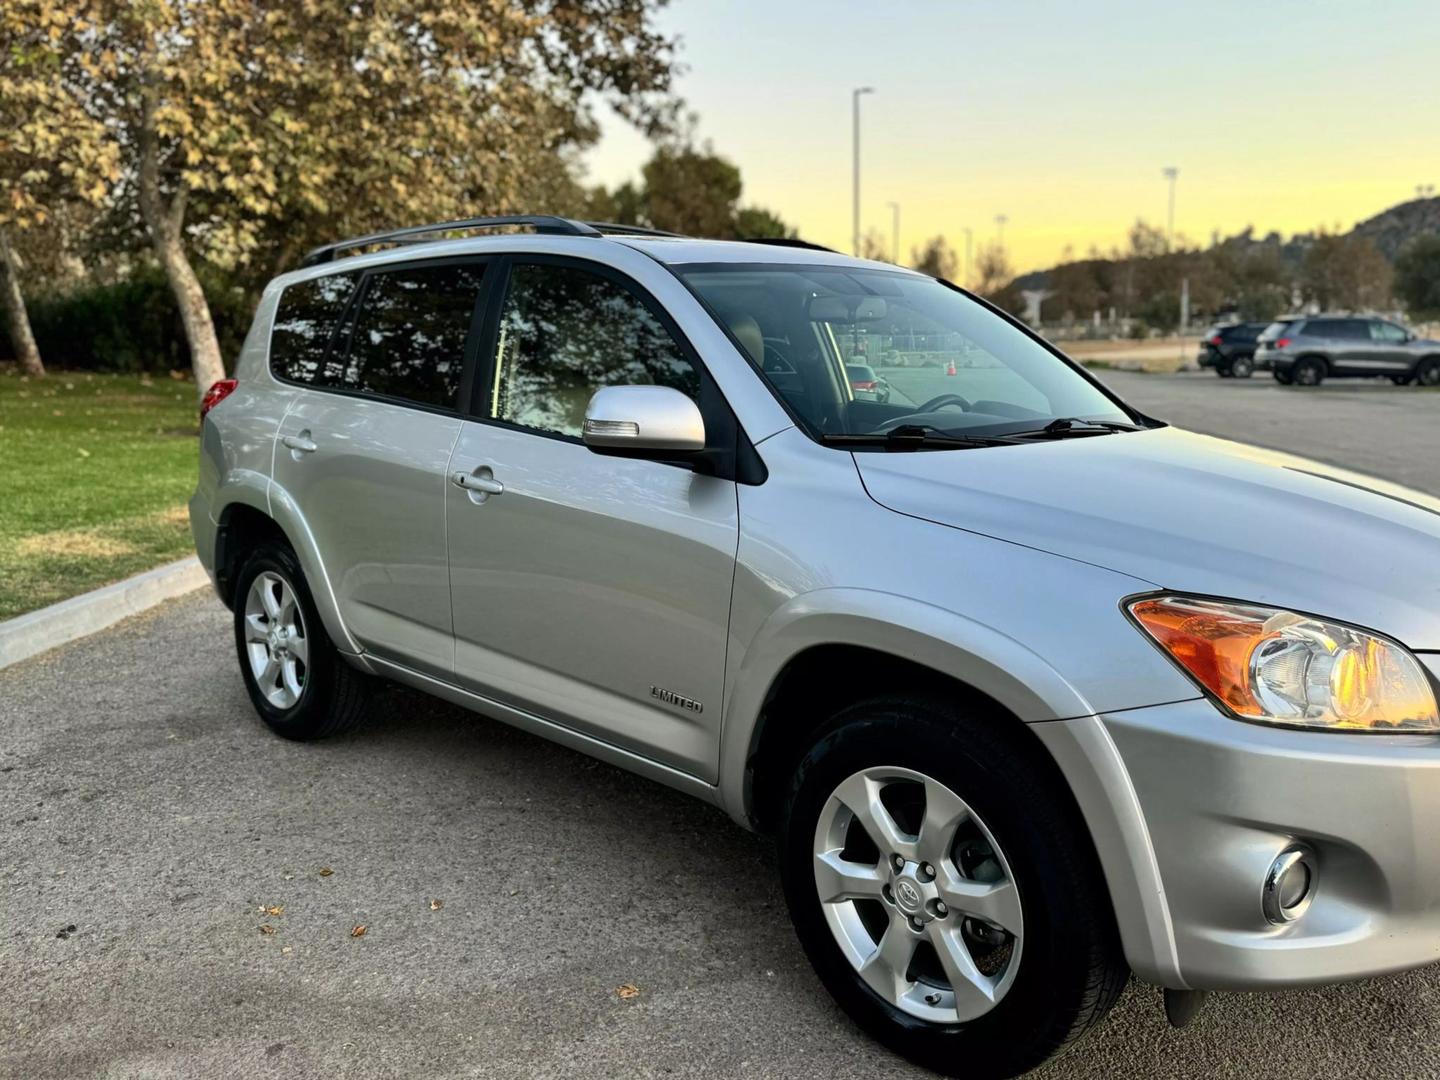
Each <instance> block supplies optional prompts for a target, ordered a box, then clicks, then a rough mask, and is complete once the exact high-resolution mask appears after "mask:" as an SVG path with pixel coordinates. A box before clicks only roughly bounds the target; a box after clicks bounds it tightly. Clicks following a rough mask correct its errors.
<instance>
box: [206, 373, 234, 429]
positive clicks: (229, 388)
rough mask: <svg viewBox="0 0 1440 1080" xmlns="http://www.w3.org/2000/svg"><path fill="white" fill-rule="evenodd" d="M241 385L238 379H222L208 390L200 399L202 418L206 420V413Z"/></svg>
mask: <svg viewBox="0 0 1440 1080" xmlns="http://www.w3.org/2000/svg"><path fill="white" fill-rule="evenodd" d="M239 385H240V383H239V381H238V380H236V379H221V380H220V381H219V382H217V383H216V384H215V385H214V386H212V387H210V389H209V390H206V391H205V396H204V397H202V398H201V399H200V419H201V420H204V419H205V414H206V413H208V412H209V411H210V410H211V409H213V408H214V407H215V406H216V405H219V404H220V402H222V401H224V400H225V399H226V398H227V397H229V396H230V395H231V394H233V393H234V392H235V388H236V387H237V386H239Z"/></svg>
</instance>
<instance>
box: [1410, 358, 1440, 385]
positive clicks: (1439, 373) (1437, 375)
mask: <svg viewBox="0 0 1440 1080" xmlns="http://www.w3.org/2000/svg"><path fill="white" fill-rule="evenodd" d="M1414 378H1415V382H1416V384H1417V385H1419V386H1440V357H1435V356H1427V357H1426V358H1425V359H1424V360H1421V361H1420V363H1418V364H1416V365H1415V376H1414Z"/></svg>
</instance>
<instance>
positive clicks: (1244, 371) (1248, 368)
mask: <svg viewBox="0 0 1440 1080" xmlns="http://www.w3.org/2000/svg"><path fill="white" fill-rule="evenodd" d="M1230 374H1231V375H1233V376H1234V377H1235V378H1237V379H1248V378H1250V376H1251V375H1253V374H1255V361H1254V360H1252V359H1250V357H1248V356H1237V357H1236V358H1235V359H1234V360H1231V361H1230Z"/></svg>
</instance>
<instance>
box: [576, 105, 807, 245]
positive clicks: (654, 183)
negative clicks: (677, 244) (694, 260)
mask: <svg viewBox="0 0 1440 1080" xmlns="http://www.w3.org/2000/svg"><path fill="white" fill-rule="evenodd" d="M689 123H690V124H691V125H693V124H694V120H693V118H692V119H691V120H690V121H689ZM640 176H641V183H640V186H639V187H636V186H635V185H634V184H631V183H625V184H622V185H620V187H618V188H616V189H615V190H614V191H613V192H612V191H606V190H605V189H604V188H603V187H601V188H596V189H595V190H594V191H592V192H591V193H590V198H589V205H588V208H587V209H588V211H589V213H590V214H591V216H593V217H595V218H597V219H599V220H603V221H613V222H617V223H619V224H623V225H644V226H647V227H649V228H652V229H664V230H665V231H666V232H676V233H682V234H684V235H686V236H704V237H709V238H711V239H715V240H753V239H766V238H782V237H793V236H794V235H795V230H794V229H792V228H791V227H790V226H788V225H786V224H785V222H784V221H782V220H781V219H780V217H779V215H777V214H775V213H774V212H772V211H770V210H766V209H763V208H762V207H758V206H749V207H742V206H740V205H739V203H740V195H741V193H742V192H743V191H744V184H743V183H742V182H741V179H740V170H739V168H737V167H736V166H735V165H734V164H733V163H732V162H730V161H728V160H727V159H725V158H723V157H721V156H720V155H718V154H716V153H715V151H714V150H713V149H712V148H711V147H710V146H709V145H705V146H696V145H695V144H694V143H693V141H692V135H691V133H690V131H689V130H687V131H685V132H682V133H681V134H680V135H678V136H675V137H673V138H671V139H669V140H667V141H666V142H664V143H662V144H661V145H660V146H658V147H657V148H656V149H655V152H654V154H653V155H652V156H651V158H650V160H649V161H647V162H646V163H645V167H644V168H643V169H641V172H640Z"/></svg>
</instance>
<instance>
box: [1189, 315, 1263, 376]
mask: <svg viewBox="0 0 1440 1080" xmlns="http://www.w3.org/2000/svg"><path fill="white" fill-rule="evenodd" d="M1269 325H1270V324H1269V323H1263V322H1245V323H1230V324H1228V325H1225V326H1212V327H1211V328H1210V329H1209V330H1207V331H1206V332H1205V337H1204V338H1203V339H1202V341H1201V343H1200V356H1199V360H1200V366H1201V367H1202V368H1214V369H1215V374H1217V375H1219V376H1220V377H1221V378H1222V379H1228V378H1231V377H1232V376H1233V377H1234V378H1237V379H1248V378H1249V377H1250V376H1251V375H1252V374H1253V373H1254V371H1255V342H1256V340H1257V339H1258V338H1259V337H1260V334H1261V332H1262V331H1264V330H1265V328H1266V327H1268V326H1269Z"/></svg>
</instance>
